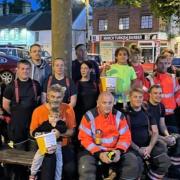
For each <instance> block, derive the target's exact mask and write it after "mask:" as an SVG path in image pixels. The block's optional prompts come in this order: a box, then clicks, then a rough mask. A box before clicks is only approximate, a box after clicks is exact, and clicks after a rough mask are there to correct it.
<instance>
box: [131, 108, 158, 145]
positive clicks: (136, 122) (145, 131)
mask: <svg viewBox="0 0 180 180" xmlns="http://www.w3.org/2000/svg"><path fill="white" fill-rule="evenodd" d="M129 117H130V128H131V135H132V141H133V142H134V143H135V144H136V145H138V146H139V147H145V146H148V145H149V142H150V134H149V128H150V125H156V120H155V119H154V118H152V117H151V116H150V115H149V114H147V112H145V111H144V110H143V109H141V110H140V111H134V110H133V109H132V108H129Z"/></svg>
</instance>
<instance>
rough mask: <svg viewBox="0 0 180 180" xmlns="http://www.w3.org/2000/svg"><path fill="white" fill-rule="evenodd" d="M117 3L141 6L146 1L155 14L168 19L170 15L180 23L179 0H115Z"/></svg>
mask: <svg viewBox="0 0 180 180" xmlns="http://www.w3.org/2000/svg"><path fill="white" fill-rule="evenodd" d="M115 1H116V2H117V3H118V4H125V5H132V6H134V7H141V5H142V4H143V3H148V4H149V7H150V9H151V11H152V13H154V14H155V15H156V16H158V17H162V18H163V19H164V20H167V21H168V20H169V19H170V17H171V16H172V15H175V16H176V17H177V22H178V23H180V0H115Z"/></svg>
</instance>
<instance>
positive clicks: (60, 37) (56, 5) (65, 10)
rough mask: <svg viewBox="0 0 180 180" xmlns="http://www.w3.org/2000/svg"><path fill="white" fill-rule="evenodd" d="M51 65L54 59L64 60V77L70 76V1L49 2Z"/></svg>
mask: <svg viewBox="0 0 180 180" xmlns="http://www.w3.org/2000/svg"><path fill="white" fill-rule="evenodd" d="M51 13H52V16H51V22H52V24H51V30H52V63H53V59H55V58H59V57H60V58H63V59H64V60H65V66H66V70H65V71H66V75H67V76H70V75H71V62H72V9H71V0H51Z"/></svg>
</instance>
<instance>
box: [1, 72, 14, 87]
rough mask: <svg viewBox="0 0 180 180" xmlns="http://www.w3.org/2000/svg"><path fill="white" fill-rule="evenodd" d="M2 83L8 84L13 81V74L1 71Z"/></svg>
mask: <svg viewBox="0 0 180 180" xmlns="http://www.w3.org/2000/svg"><path fill="white" fill-rule="evenodd" d="M0 76H1V79H2V81H4V83H5V84H9V83H11V82H12V81H13V79H14V74H13V73H12V72H10V71H3V72H1V73H0Z"/></svg>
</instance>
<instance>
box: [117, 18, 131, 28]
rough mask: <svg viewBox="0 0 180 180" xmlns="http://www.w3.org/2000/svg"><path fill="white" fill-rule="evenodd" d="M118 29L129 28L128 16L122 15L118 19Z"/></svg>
mask: <svg viewBox="0 0 180 180" xmlns="http://www.w3.org/2000/svg"><path fill="white" fill-rule="evenodd" d="M119 29H120V30H124V29H129V17H124V18H120V19H119Z"/></svg>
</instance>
